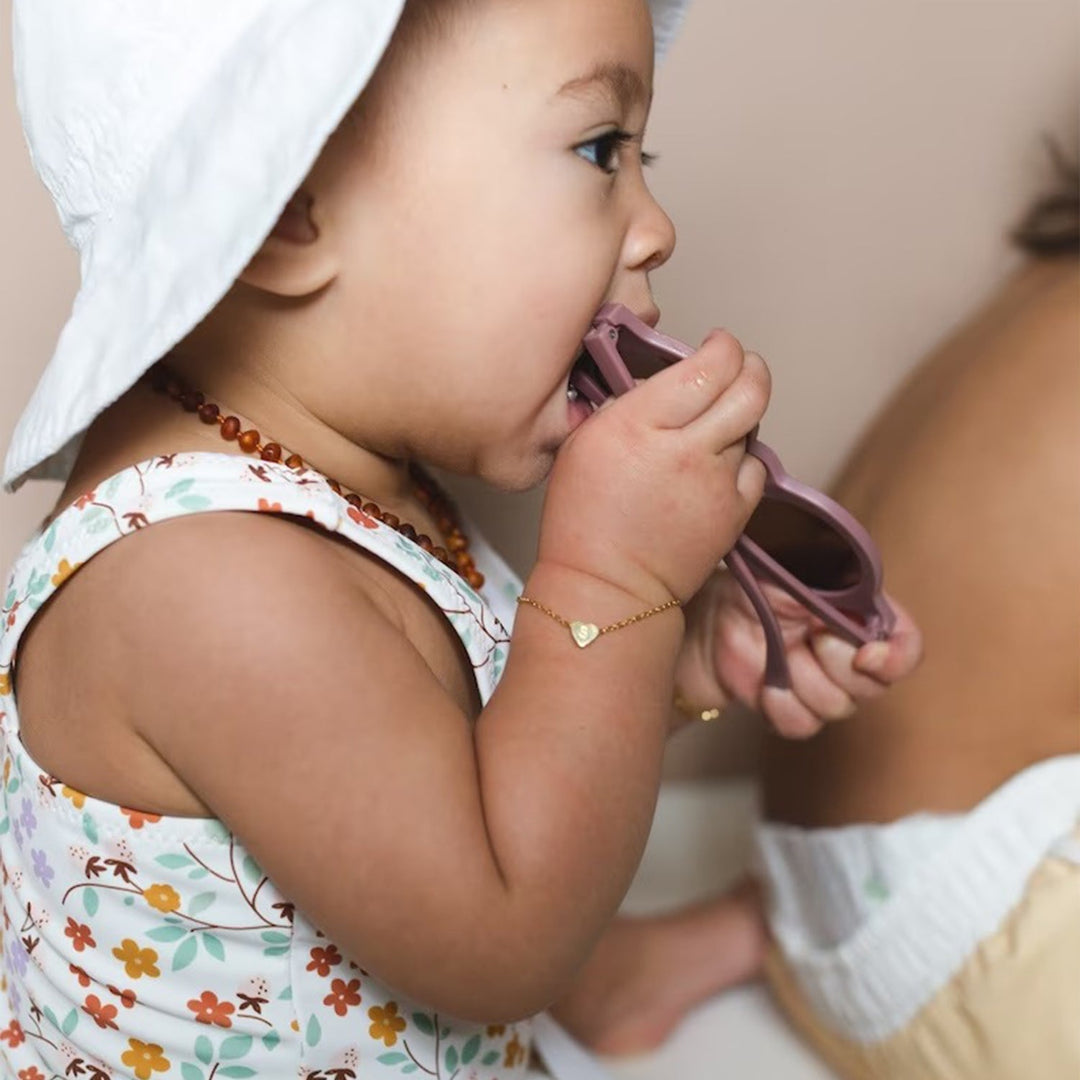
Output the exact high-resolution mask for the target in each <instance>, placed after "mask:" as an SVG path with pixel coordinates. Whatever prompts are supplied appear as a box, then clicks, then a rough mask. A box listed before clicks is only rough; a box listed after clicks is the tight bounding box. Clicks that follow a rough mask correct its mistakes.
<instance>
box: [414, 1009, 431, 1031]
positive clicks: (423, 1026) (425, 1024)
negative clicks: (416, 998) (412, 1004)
mask: <svg viewBox="0 0 1080 1080" xmlns="http://www.w3.org/2000/svg"><path fill="white" fill-rule="evenodd" d="M412 1022H413V1023H414V1024H415V1025H416V1026H417V1027H418V1028H419V1029H420V1031H422V1032H423V1033H424V1034H425V1035H434V1034H435V1025H434V1024H433V1023H432V1022H431V1017H430V1016H426V1015H425V1014H424V1013H420V1012H415V1013H413V1014H412Z"/></svg>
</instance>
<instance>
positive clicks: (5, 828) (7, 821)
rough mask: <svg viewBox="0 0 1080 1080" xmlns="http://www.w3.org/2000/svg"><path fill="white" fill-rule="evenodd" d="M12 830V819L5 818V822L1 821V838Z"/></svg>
mask: <svg viewBox="0 0 1080 1080" xmlns="http://www.w3.org/2000/svg"><path fill="white" fill-rule="evenodd" d="M10 828H11V818H4V820H3V821H0V836H3V835H4V833H6V832H7V831H8V829H10Z"/></svg>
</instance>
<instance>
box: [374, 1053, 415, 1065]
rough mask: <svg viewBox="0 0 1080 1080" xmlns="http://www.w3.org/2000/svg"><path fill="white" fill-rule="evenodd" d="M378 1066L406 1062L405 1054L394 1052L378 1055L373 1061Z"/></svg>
mask: <svg viewBox="0 0 1080 1080" xmlns="http://www.w3.org/2000/svg"><path fill="white" fill-rule="evenodd" d="M375 1060H376V1061H377V1062H378V1063H379V1064H380V1065H397V1064H398V1063H399V1062H402V1061H408V1060H409V1058H408V1056H407V1055H405V1054H399V1053H398V1052H397V1051H396V1050H395V1051H394V1052H393V1053H392V1054H380V1055H379V1056H378V1057H377V1058H376V1059H375Z"/></svg>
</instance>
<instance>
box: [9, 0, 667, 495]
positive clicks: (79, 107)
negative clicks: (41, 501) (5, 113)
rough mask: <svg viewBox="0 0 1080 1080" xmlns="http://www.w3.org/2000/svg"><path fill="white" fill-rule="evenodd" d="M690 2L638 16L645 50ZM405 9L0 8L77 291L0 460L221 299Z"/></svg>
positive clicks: (26, 470)
mask: <svg viewBox="0 0 1080 1080" xmlns="http://www.w3.org/2000/svg"><path fill="white" fill-rule="evenodd" d="M688 4H689V0H650V7H651V8H652V12H653V21H654V26H655V31H656V46H657V52H658V54H662V53H663V52H664V50H665V49H666V48H667V46H668V44H669V43H670V42H671V39H672V38H673V37H674V35H675V32H676V30H677V28H678V25H679V22H680V20H681V17H682V14H683V12H684V10H685V8H686V7H687V6H688ZM403 6H404V0H15V3H14V20H13V46H14V57H15V85H16V97H17V102H18V106H19V111H20V114H21V116H22V122H23V128H24V130H25V133H26V141H27V145H28V146H29V148H30V154H31V157H32V159H33V162H34V167H35V168H36V169H37V172H38V175H39V176H40V177H41V179H42V180H43V181H44V183H45V186H46V187H47V188H48V189H49V192H50V194H51V195H52V197H53V201H54V202H55V203H56V208H57V211H58V213H59V215H60V221H61V224H62V226H63V229H64V232H65V234H66V235H67V237H68V239H69V240H70V241H71V243H72V245H73V246H74V247H75V248H76V250H77V251H78V252H79V261H80V273H81V285H80V288H79V291H78V294H77V295H76V297H75V302H74V305H73V308H72V312H71V315H70V317H69V318H68V321H67V324H66V325H65V326H64V328H63V330H62V331H61V334H60V338H59V341H58V343H57V346H56V351H55V353H54V354H53V357H52V360H51V361H50V362H49V365H48V367H47V368H46V369H45V372H44V374H43V375H42V377H41V380H40V381H39V383H38V385H37V387H36V389H35V390H34V393H33V395H32V397H31V399H30V403H29V404H28V406H27V407H26V410H25V412H24V413H23V415H22V417H21V418H20V420H19V422H18V424H17V426H16V428H15V433H14V436H13V437H12V441H11V445H10V447H9V448H8V452H7V459H6V461H5V464H4V475H3V484H4V487H5V488H6V489H7V490H8V491H14V490H15V489H16V488H18V487H19V486H20V485H21V484H22V483H23V482H24V481H25V480H27V479H31V478H41V479H64V478H65V477H66V476H67V475H68V473H69V472H70V471H71V466H72V464H73V463H74V460H75V456H76V454H77V452H78V448H79V445H80V443H81V441H82V437H83V435H84V434H85V431H86V429H87V427H89V425H90V424H91V423H92V422H93V420H94V419H95V417H97V416H98V415H99V414H100V413H101V412H102V410H104V409H105V408H107V407H108V406H109V405H110V404H112V403H113V402H114V401H116V400H117V398H119V397H120V396H121V395H122V394H123V393H125V392H126V391H127V390H128V389H130V388H131V387H132V386H133V385H134V384H135V383H136V382H137V381H138V379H139V378H140V377H141V376H142V375H143V374H144V372H146V371H147V370H148V369H149V368H150V367H151V366H152V365H153V364H154V363H155V361H156V360H158V359H159V358H160V357H161V356H163V355H164V354H165V353H167V352H168V351H169V349H171V348H172V347H173V346H174V345H175V344H176V343H177V342H178V341H180V340H181V339H182V338H183V337H185V336H186V335H187V334H188V332H189V331H191V330H192V329H193V328H194V327H195V326H196V325H197V324H198V323H199V322H200V321H201V320H202V319H203V318H204V317H205V316H206V315H207V314H208V313H209V312H210V311H211V310H212V309H213V308H214V306H215V305H216V304H217V302H218V301H219V300H220V299H221V298H222V297H223V296H224V295H225V293H226V292H228V290H229V288H230V287H231V286H232V284H233V282H234V281H235V280H236V278H237V277H238V276H239V274H240V273H241V271H242V270H243V268H244V267H245V266H246V265H247V263H248V262H249V261H250V259H251V258H252V256H253V255H254V254H255V253H256V252H257V251H258V249H259V247H260V246H261V244H262V242H263V240H264V239H265V238H266V236H267V235H268V234H269V233H270V231H271V229H272V228H273V227H274V223H275V222H276V221H277V219H278V216H279V215H280V213H281V211H282V209H283V208H284V206H285V205H286V203H287V202H288V200H289V199H290V198H291V196H292V195H293V193H294V191H295V190H296V189H297V188H298V187H299V186H300V184H301V183H302V182H303V180H304V177H305V176H307V174H308V173H309V171H310V170H311V167H312V166H313V165H314V163H315V160H316V158H317V157H318V155H319V152H320V150H321V149H322V147H323V144H324V143H325V142H326V140H327V139H328V138H329V136H330V135H331V133H332V132H333V131H334V130H335V128H336V127H337V126H338V125H339V124H340V122H341V120H342V119H343V118H344V116H345V114H346V113H347V112H348V110H349V108H350V107H351V106H352V104H353V102H354V101H355V100H356V98H357V97H358V96H359V95H360V92H361V91H362V90H363V89H364V87H365V86H366V84H367V82H368V80H369V79H370V77H371V75H372V74H373V72H374V71H375V68H376V67H377V65H378V63H379V60H380V59H381V58H382V55H383V52H384V50H385V49H386V46H387V44H388V42H389V41H390V38H391V35H392V34H393V32H394V28H395V27H396V25H397V22H398V18H399V17H400V14H401V10H402V8H403Z"/></svg>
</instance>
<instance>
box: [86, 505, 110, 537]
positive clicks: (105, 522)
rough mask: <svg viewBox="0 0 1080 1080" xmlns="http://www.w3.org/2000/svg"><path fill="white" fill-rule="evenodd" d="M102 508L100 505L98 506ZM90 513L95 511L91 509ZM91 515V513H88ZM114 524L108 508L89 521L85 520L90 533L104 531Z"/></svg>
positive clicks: (88, 515)
mask: <svg viewBox="0 0 1080 1080" xmlns="http://www.w3.org/2000/svg"><path fill="white" fill-rule="evenodd" d="M98 509H99V510H100V507H99V508H98ZM90 513H94V511H91V512H90ZM86 516H87V517H90V514H87V515H86ZM111 524H112V518H111V517H110V516H109V513H108V511H107V510H101V512H100V514H99V515H98V516H96V517H94V518H93V519H92V520H91V521H89V522H84V526H83V527H84V528H85V530H86V531H87V532H88V533H99V532H104V531H105V530H106V529H107V528H108V527H109V526H110V525H111Z"/></svg>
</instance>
